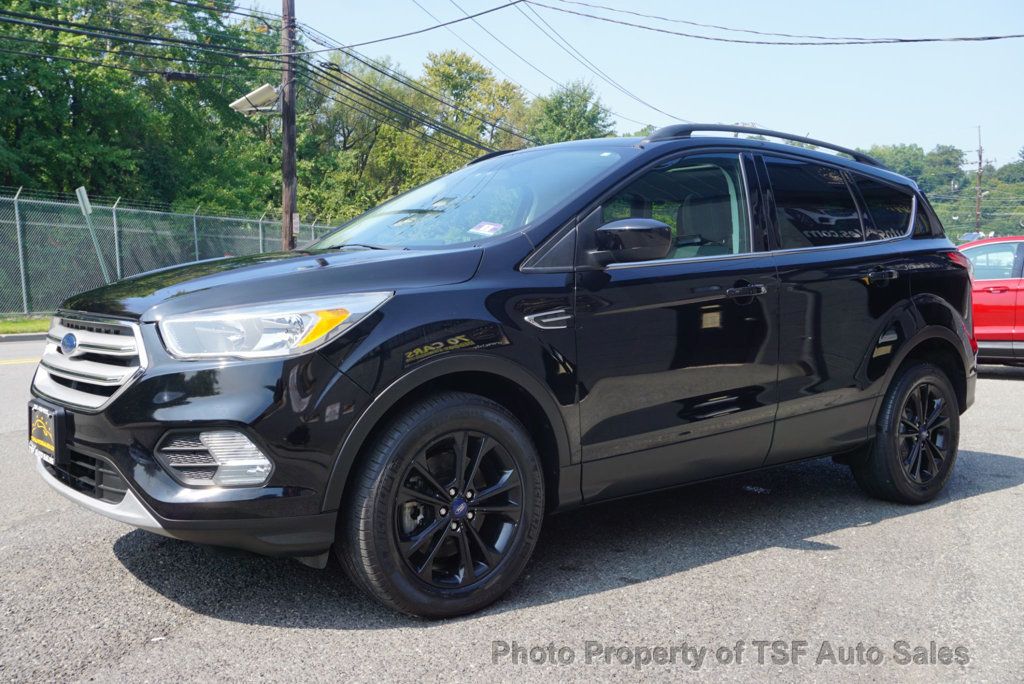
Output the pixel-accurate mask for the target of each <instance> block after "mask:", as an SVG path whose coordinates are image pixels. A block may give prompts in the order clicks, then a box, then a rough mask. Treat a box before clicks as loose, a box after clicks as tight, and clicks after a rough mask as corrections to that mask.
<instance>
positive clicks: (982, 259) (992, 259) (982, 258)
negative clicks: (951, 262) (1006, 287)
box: [964, 242, 1018, 280]
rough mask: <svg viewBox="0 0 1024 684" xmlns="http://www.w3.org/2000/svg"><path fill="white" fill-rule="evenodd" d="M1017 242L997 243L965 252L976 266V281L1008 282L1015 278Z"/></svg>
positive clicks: (972, 248)
mask: <svg viewBox="0 0 1024 684" xmlns="http://www.w3.org/2000/svg"><path fill="white" fill-rule="evenodd" d="M1017 244H1018V243H1016V242H996V243H993V244H990V245H981V246H980V247H971V248H969V249H965V250H964V254H965V255H966V256H967V258H968V259H970V260H971V265H972V266H974V279H975V280H1006V279H1008V278H1012V277H1013V270H1014V269H1013V267H1014V265H1015V264H1016V259H1017Z"/></svg>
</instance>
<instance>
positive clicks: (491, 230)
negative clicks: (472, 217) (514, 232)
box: [469, 221, 504, 237]
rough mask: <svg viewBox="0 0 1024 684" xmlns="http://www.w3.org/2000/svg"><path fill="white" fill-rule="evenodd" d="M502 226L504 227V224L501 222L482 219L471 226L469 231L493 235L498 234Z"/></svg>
mask: <svg viewBox="0 0 1024 684" xmlns="http://www.w3.org/2000/svg"><path fill="white" fill-rule="evenodd" d="M502 228H504V226H503V225H502V224H500V223H491V222H490V221H481V222H480V223H478V224H476V225H475V226H473V227H472V228H470V229H469V232H470V233H475V234H477V235H486V236H488V237H490V236H491V235H497V234H498V233H500V232H501V229H502Z"/></svg>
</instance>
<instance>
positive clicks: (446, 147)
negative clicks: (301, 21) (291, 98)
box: [302, 61, 473, 160]
mask: <svg viewBox="0 0 1024 684" xmlns="http://www.w3.org/2000/svg"><path fill="white" fill-rule="evenodd" d="M302 64H304V65H305V66H307V67H309V68H312V69H315V70H317V72H318V73H320V74H321V75H322V76H323V77H324V78H326V79H327V80H328V81H329V82H330V84H332V85H333V84H341V85H344V84H343V83H342V82H341V81H339V80H337V79H336V78H335V77H334V75H333V74H329V73H325V72H324V70H322V69H319V68H318V67H316V66H315V65H312V64H309V63H308V62H305V61H303V62H302ZM310 75H312V74H310ZM314 84H316V85H320V86H321V87H322V88H324V89H325V90H327V91H328V92H329V93H330V94H327V93H324V92H323V91H322V90H318V89H317V88H316V87H315V85H314ZM332 85H329V84H327V83H319V82H317V81H316V80H315V79H311V80H310V81H309V88H310V89H311V90H313V91H314V92H317V93H319V94H320V95H321V96H324V97H327V99H329V100H332V101H334V102H337V103H339V104H344V105H345V106H347V107H349V108H351V109H355V110H356V111H358V112H360V113H362V114H363V115H364V116H367V117H368V118H370V119H372V120H374V121H376V122H378V123H382V124H388V125H390V126H391V127H392V128H394V129H395V130H396V131H398V132H400V133H404V134H407V135H413V136H415V137H417V138H418V139H420V140H421V141H423V142H426V143H428V144H431V145H433V146H435V147H437V148H438V149H441V150H442V151H446V152H452V153H455V154H457V155H460V156H462V157H464V158H465V159H466V160H469V159H472V158H473V155H471V154H469V153H467V152H466V151H465V150H462V149H460V148H458V147H455V146H454V145H451V144H449V143H446V142H445V141H444V140H441V139H440V138H436V137H432V136H428V135H426V134H425V133H424V132H423V131H420V130H417V129H410V128H409V127H408V126H407V125H406V124H405V121H404V120H403V119H405V118H408V117H406V116H405V115H404V114H403V113H402V112H401V111H399V110H397V109H392V108H389V107H388V106H387V105H386V104H380V103H378V102H374V104H376V105H377V106H379V107H381V108H382V109H384V110H385V111H387V112H389V113H391V114H392V115H393V118H390V119H389V118H388V117H387V114H384V113H382V112H379V111H374V110H372V109H370V108H369V106H368V105H367V104H364V103H362V102H360V101H359V100H356V99H355V98H354V97H353V96H352V95H350V94H349V93H348V92H345V91H343V90H339V89H338V88H336V87H332Z"/></svg>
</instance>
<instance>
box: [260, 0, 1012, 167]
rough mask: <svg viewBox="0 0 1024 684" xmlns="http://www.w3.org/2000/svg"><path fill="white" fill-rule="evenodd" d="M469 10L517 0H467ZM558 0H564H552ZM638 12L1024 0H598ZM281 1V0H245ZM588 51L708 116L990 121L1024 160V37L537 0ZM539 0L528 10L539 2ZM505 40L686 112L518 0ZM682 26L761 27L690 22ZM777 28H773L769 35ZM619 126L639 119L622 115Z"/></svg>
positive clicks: (502, 20) (355, 18)
mask: <svg viewBox="0 0 1024 684" xmlns="http://www.w3.org/2000/svg"><path fill="white" fill-rule="evenodd" d="M419 1H420V3H421V4H422V5H424V6H425V7H426V8H427V9H429V10H430V11H431V12H432V13H433V14H435V15H436V16H438V17H439V18H441V19H442V20H448V19H453V18H456V17H458V16H462V15H461V13H460V12H459V10H458V9H457V8H456V7H455V6H454V5H453V4H452V2H451V0H419ZM456 1H457V2H458V3H459V5H460V6H461V7H463V8H464V9H465V10H466V11H468V12H476V11H480V10H483V9H486V8H489V7H494V6H496V5H500V4H501V3H502V0H456ZM539 1H543V2H544V3H545V4H549V5H559V4H560V3H559V2H558V0H539ZM589 1H591V2H594V3H596V4H603V5H608V6H614V7H618V8H622V9H631V10H634V11H638V12H645V13H649V14H658V15H662V16H668V17H675V18H681V19H686V20H689V21H696V22H704V23H712V24H720V25H725V26H730V27H736V28H745V29H756V30H759V31H775V32H784V33H806V34H819V35H848V36H867V37H875V36H900V37H917V36H929V37H931V36H962V35H983V34H984V35H988V34H1003V33H1024V0H1002V1H995V0H971V1H970V2H965V1H964V0H958V1H956V2H954V1H952V0H929V1H925V0H918V1H916V2H911V1H909V0H887V1H882V0H859V1H857V2H853V1H849V2H847V1H840V0H831V1H830V2H823V1H822V0H814V1H810V0H788V1H787V2H782V3H780V2H766V1H763V0H761V1H753V0H733V1H732V2H728V3H726V2H723V3H709V2H699V3H698V2H687V1H676V2H672V1H670V0H589ZM241 4H242V5H243V6H255V7H258V8H261V9H266V10H268V11H275V12H280V4H279V3H278V2H275V1H274V0H242V3H241ZM564 6H565V7H567V8H572V9H576V10H580V11H584V12H588V13H594V14H603V15H606V16H611V17H615V16H619V17H620V18H622V19H624V20H626V21H632V22H635V23H646V24H655V23H657V22H654V21H651V20H648V19H643V18H638V17H630V16H626V15H616V14H614V13H611V12H607V11H596V10H591V9H588V8H586V7H580V6H574V5H564ZM535 9H536V11H537V12H538V13H540V14H541V15H542V16H543V17H544V19H546V20H547V21H548V22H549V23H550V24H551V25H552V26H553V27H554V28H555V29H557V31H558V32H559V33H561V34H562V35H563V36H564V37H565V38H566V39H568V40H569V41H570V42H571V43H572V44H573V45H574V46H575V47H576V48H577V49H579V50H580V51H581V52H582V53H583V55H584V56H585V57H587V58H588V59H589V60H591V61H592V62H593V63H594V64H596V65H597V66H598V67H600V68H601V69H603V70H604V71H605V72H606V73H607V74H608V75H610V76H611V77H612V78H613V79H614V80H616V81H618V82H619V83H620V84H622V85H623V86H625V87H626V88H627V89H628V90H630V91H632V92H633V93H634V94H636V95H637V96H638V97H640V98H641V99H643V100H646V101H647V102H649V103H651V104H653V105H655V106H656V107H657V108H658V109H661V110H664V111H665V112H668V113H670V114H673V115H675V116H678V117H680V118H683V119H689V120H692V121H700V122H724V123H734V122H738V121H743V122H756V123H757V124H758V125H760V126H762V127H765V128H775V129H779V130H784V131H788V132H792V133H799V134H804V135H811V136H813V137H817V138H822V139H825V140H829V141H832V142H835V143H839V144H843V145H848V146H868V145H870V144H872V143H899V142H914V143H917V144H919V145H921V146H922V147H924V148H925V149H931V148H932V147H933V146H935V145H936V144H939V143H948V144H953V145H956V146H958V147H960V148H962V149H964V150H967V151H968V154H969V156H971V158H974V154H975V153H974V150H975V149H976V148H977V130H976V126H978V125H981V127H982V135H983V144H984V147H985V157H986V158H987V159H994V160H996V161H997V163H999V164H1003V163H1006V162H1009V161H1013V160H1015V159H1016V157H1017V153H1018V150H1020V149H1021V147H1024V125H1022V122H1024V75H1022V74H1024V39H1017V40H1003V41H995V42H990V43H937V44H911V45H864V46H848V47H847V46H837V47H821V46H818V47H780V46H758V45H736V44H724V43H713V42H708V41H703V40H695V39H688V38H681V37H676V36H669V35H660V34H656V33H651V32H647V31H641V30H639V29H635V28H631V27H627V26H616V25H612V24H607V23H604V22H599V21H595V20H592V19H587V18H584V17H579V16H572V15H567V14H562V13H559V12H554V11H552V10H548V9H544V8H540V7H537V8H535ZM526 11H527V12H529V10H526ZM296 14H297V16H298V18H299V20H300V21H303V22H306V23H308V24H311V25H313V26H314V27H316V28H317V29H318V30H320V31H322V32H324V33H326V34H327V35H329V36H331V37H333V38H335V39H337V40H338V41H340V42H342V43H345V44H353V43H359V42H363V41H367V40H373V39H375V38H380V37H383V36H387V35H393V34H397V33H402V32H404V31H411V30H416V29H419V28H423V27H425V26H429V25H431V24H434V23H436V22H434V20H433V19H431V18H430V17H429V16H427V15H426V14H425V13H424V12H423V11H422V10H421V9H420V8H418V7H417V6H416V4H415V3H414V2H413V1H412V0H379V1H376V2H341V1H340V0H296ZM478 21H480V22H481V23H483V24H484V25H485V26H486V27H487V28H488V29H490V31H491V32H492V33H494V34H495V35H497V36H498V37H499V38H500V39H501V40H502V41H504V42H506V43H508V45H510V46H511V47H512V48H513V49H515V50H516V51H517V52H519V53H520V54H522V55H523V56H524V57H526V58H527V59H528V60H529V61H530V62H532V63H533V64H534V65H536V66H538V67H539V68H540V69H541V70H543V71H544V72H546V73H547V74H548V75H549V76H551V77H553V78H554V79H555V80H557V81H560V82H567V81H571V80H574V79H580V78H582V79H585V80H587V81H590V82H592V83H593V85H594V87H595V88H596V89H597V91H598V92H599V93H600V95H601V98H602V101H603V102H604V103H605V104H606V105H607V106H609V107H610V108H611V109H612V110H614V111H615V112H617V113H620V114H622V115H624V116H626V117H629V118H631V119H637V120H640V121H644V122H649V123H653V124H655V125H662V124H668V123H674V121H673V120H672V119H671V118H670V117H668V116H665V115H664V114H659V113H658V112H656V111H652V110H651V109H648V108H647V107H645V106H644V105H642V104H640V103H638V102H636V101H634V100H632V99H630V98H629V97H627V96H626V95H624V94H622V93H620V92H619V91H617V90H615V89H614V88H613V87H612V86H610V85H608V84H606V83H604V82H603V81H601V80H599V79H598V77H596V76H594V74H592V73H591V72H590V71H588V70H587V69H586V68H585V67H584V66H582V65H581V64H580V63H578V62H577V61H575V60H573V59H572V58H570V57H569V56H568V55H567V54H566V53H565V52H563V51H562V50H561V49H560V48H558V47H556V46H555V44H554V43H553V42H552V41H551V40H550V39H548V38H547V37H545V36H544V35H543V34H541V33H540V32H539V30H538V29H537V28H536V27H535V26H534V25H533V24H531V23H530V22H529V21H528V20H527V19H526V18H525V17H524V16H523V14H521V13H520V12H519V10H517V9H516V8H506V9H503V10H501V11H498V12H495V13H492V14H488V15H485V16H483V17H480V18H479V20H478ZM661 25H662V26H665V27H667V28H669V29H673V30H678V31H683V32H691V33H705V34H713V35H719V36H732V37H737V38H756V36H750V35H744V34H739V33H733V34H730V33H724V32H721V31H712V30H709V29H699V28H695V27H691V26H686V25H681V24H661ZM452 28H453V30H454V31H455V32H456V33H457V34H458V35H459V36H461V37H462V38H463V39H465V40H466V41H468V42H469V43H470V44H472V45H473V47H475V48H476V49H478V50H479V51H480V52H482V53H483V54H484V55H486V56H487V57H488V58H489V59H490V60H492V61H493V62H494V63H495V64H497V65H498V66H499V67H501V69H502V70H504V71H505V72H506V73H507V74H508V75H509V76H511V78H512V79H513V80H515V81H517V82H518V83H520V84H522V85H523V86H525V88H527V89H528V90H530V91H533V92H536V93H541V94H543V93H546V92H548V91H550V90H551V89H552V88H553V87H554V85H553V84H552V82H551V81H549V80H548V79H547V78H545V77H544V76H542V75H541V74H540V73H538V72H537V71H535V70H534V69H533V68H531V67H530V66H528V65H527V64H525V63H524V62H523V61H521V60H520V59H519V58H518V57H516V56H514V55H513V54H511V53H510V52H509V51H508V50H506V49H505V48H504V47H502V46H501V45H500V44H498V43H497V42H496V41H495V40H494V39H493V38H492V37H491V36H489V35H487V33H485V32H484V31H483V30H482V29H480V28H479V27H478V26H476V25H474V24H473V23H472V22H470V21H466V22H463V23H460V24H456V25H455V26H453V27H452ZM768 39H769V40H773V39H771V38H768ZM448 48H456V49H460V50H464V51H467V52H468V51H469V50H468V49H467V48H466V46H465V44H464V43H462V42H461V41H460V40H459V39H458V38H456V37H455V36H453V35H452V33H451V32H449V31H447V30H446V29H443V28H442V29H437V30H435V31H431V32H428V33H424V34H421V35H418V36H412V37H408V38H402V39H398V40H393V41H389V42H385V43H379V44H376V45H372V46H367V47H365V48H361V50H362V51H363V52H364V53H365V54H368V55H370V56H372V57H384V56H389V57H391V58H392V59H393V60H395V61H397V62H398V63H399V64H400V65H401V67H402V68H403V69H404V70H406V71H407V72H408V73H410V74H414V75H416V74H419V73H420V72H421V65H422V63H423V61H424V59H425V57H426V55H427V54H428V53H429V52H431V51H439V50H444V49H448ZM618 128H619V130H620V131H629V130H635V129H636V128H638V125H637V124H634V123H632V122H630V121H625V120H621V121H620V122H619V125H618Z"/></svg>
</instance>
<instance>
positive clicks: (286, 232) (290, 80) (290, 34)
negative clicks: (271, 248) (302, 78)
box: [281, 0, 298, 251]
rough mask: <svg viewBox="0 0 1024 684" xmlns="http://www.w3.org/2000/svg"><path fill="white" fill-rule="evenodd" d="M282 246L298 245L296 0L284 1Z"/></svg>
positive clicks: (282, 13) (282, 50)
mask: <svg viewBox="0 0 1024 684" xmlns="http://www.w3.org/2000/svg"><path fill="white" fill-rule="evenodd" d="M281 52H283V53H284V69H283V70H282V73H281V214H282V215H281V247H282V248H283V249H285V250H286V251H287V250H290V249H294V248H295V215H296V209H295V194H296V190H297V187H298V179H297V178H296V172H295V56H294V55H293V54H292V53H293V52H295V0H281Z"/></svg>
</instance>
